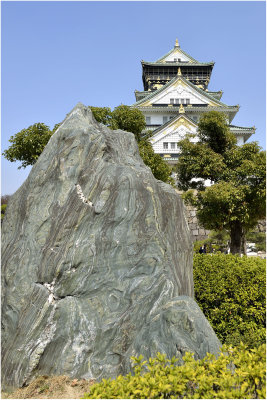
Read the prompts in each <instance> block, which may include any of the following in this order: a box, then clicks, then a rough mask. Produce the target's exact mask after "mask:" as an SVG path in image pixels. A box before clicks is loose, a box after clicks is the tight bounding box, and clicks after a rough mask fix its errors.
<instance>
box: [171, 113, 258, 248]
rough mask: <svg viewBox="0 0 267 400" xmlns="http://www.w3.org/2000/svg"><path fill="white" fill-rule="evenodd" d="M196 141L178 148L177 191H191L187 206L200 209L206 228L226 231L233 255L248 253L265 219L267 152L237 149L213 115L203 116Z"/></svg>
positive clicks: (224, 123)
mask: <svg viewBox="0 0 267 400" xmlns="http://www.w3.org/2000/svg"><path fill="white" fill-rule="evenodd" d="M191 136H192V135H191ZM198 139H199V141H198V142H197V143H193V142H191V141H190V137H187V138H185V139H183V140H181V141H180V142H179V143H178V145H179V147H180V150H181V155H180V158H179V161H178V164H177V173H178V179H179V183H178V186H179V188H180V189H182V190H187V192H186V193H185V196H184V198H185V201H186V202H188V203H190V204H191V205H194V206H195V207H196V208H197V210H198V211H197V216H198V219H199V221H200V223H201V224H202V225H203V226H204V228H206V229H212V230H217V231H220V230H223V229H226V230H227V231H228V232H229V234H230V252H231V253H233V254H241V253H243V254H246V233H247V231H248V230H249V229H251V228H252V227H253V226H255V225H256V224H257V221H258V220H259V219H260V218H263V217H264V216H265V183H266V178H265V173H266V172H265V171H266V164H265V152H264V151H261V148H260V147H259V145H258V144H257V142H252V143H247V144H244V145H243V146H240V147H239V146H237V144H236V139H235V136H234V135H233V134H232V133H231V132H230V130H229V128H228V126H227V121H226V119H225V117H224V115H223V114H221V113H218V112H215V111H213V112H209V113H205V114H204V115H203V116H202V117H201V119H200V122H199V129H198ZM205 180H210V181H211V182H212V185H211V186H205ZM188 189H189V190H188ZM190 189H191V190H190ZM192 189H196V190H195V191H192Z"/></svg>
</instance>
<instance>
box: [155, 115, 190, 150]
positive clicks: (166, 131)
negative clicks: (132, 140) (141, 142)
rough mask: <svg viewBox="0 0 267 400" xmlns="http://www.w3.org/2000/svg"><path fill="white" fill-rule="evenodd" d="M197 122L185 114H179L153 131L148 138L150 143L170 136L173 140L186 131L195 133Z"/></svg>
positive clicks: (180, 137)
mask: <svg viewBox="0 0 267 400" xmlns="http://www.w3.org/2000/svg"><path fill="white" fill-rule="evenodd" d="M196 131H197V123H196V122H195V121H193V120H192V119H191V118H189V117H188V116H186V115H185V114H179V115H178V116H176V117H175V118H173V119H171V120H170V121H168V122H166V124H164V125H162V126H160V127H159V128H158V129H156V130H155V131H154V132H153V136H152V137H151V138H150V139H149V140H150V142H151V143H152V144H156V143H157V142H158V141H161V140H165V139H166V138H168V140H170V138H171V137H172V139H173V140H174V139H175V140H176V139H177V140H180V139H182V137H183V136H184V135H185V134H187V133H196Z"/></svg>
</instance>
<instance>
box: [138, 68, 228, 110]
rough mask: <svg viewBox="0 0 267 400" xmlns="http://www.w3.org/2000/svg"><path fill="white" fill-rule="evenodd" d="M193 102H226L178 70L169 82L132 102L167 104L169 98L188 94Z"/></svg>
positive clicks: (215, 103)
mask: <svg viewBox="0 0 267 400" xmlns="http://www.w3.org/2000/svg"><path fill="white" fill-rule="evenodd" d="M189 95H190V99H191V98H192V100H193V102H192V103H191V104H208V105H210V106H223V107H227V105H226V104H224V103H222V102H220V101H219V100H217V99H216V98H214V97H213V96H212V95H210V94H208V93H207V92H205V91H204V90H202V89H200V88H198V87H197V86H196V85H194V84H193V83H191V82H190V81H188V80H187V79H186V78H184V77H183V76H182V75H181V74H180V73H179V72H178V74H177V76H176V77H174V78H173V79H172V80H171V81H170V82H168V83H166V84H165V85H164V86H162V87H161V88H160V89H158V90H156V91H154V92H152V93H151V94H150V95H148V96H146V97H145V98H144V99H141V100H139V101H137V102H136V103H134V104H133V106H144V107H146V106H151V105H152V104H169V103H170V98H177V99H181V98H187V97H185V96H189Z"/></svg>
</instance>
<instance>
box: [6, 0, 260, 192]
mask: <svg viewBox="0 0 267 400" xmlns="http://www.w3.org/2000/svg"><path fill="white" fill-rule="evenodd" d="M1 8H2V93H1V94H2V110H1V113H2V151H3V150H4V149H6V148H7V147H8V146H9V143H8V139H9V138H10V136H11V135H14V134H15V133H16V132H18V131H20V130H21V129H23V128H27V127H28V126H29V125H31V124H34V123H36V122H44V123H45V124H47V125H49V126H50V127H53V126H54V124H56V123H58V122H61V121H62V120H63V119H64V118H65V116H66V114H67V113H68V112H69V111H70V110H71V109H72V108H73V107H74V106H75V105H76V104H77V103H78V102H82V103H84V104H85V105H94V106H108V107H111V108H114V107H116V106H117V105H119V104H128V105H130V104H132V103H134V102H135V97H134V90H135V89H137V90H143V86H142V69H141V63H140V61H141V60H142V59H143V60H145V61H155V60H156V59H158V58H160V57H161V56H162V55H164V54H165V53H167V52H168V51H169V50H170V49H171V48H173V46H174V43H175V39H176V37H177V38H178V39H179V43H180V46H181V48H182V49H183V50H185V51H186V52H187V53H188V54H190V55H191V56H192V57H194V58H195V59H197V60H199V61H202V62H208V61H215V66H214V68H213V73H212V77H211V81H210V85H209V89H210V90H220V89H221V90H223V92H224V94H223V97H222V101H223V102H224V103H226V104H228V105H236V104H240V111H239V113H238V114H237V116H236V117H235V119H234V120H233V122H232V123H233V124H235V125H240V126H253V125H255V126H256V128H257V131H256V134H255V135H254V136H253V138H251V140H257V141H259V143H260V145H261V146H262V147H263V148H265V131H266V115H265V111H266V102H265V101H266V99H265V91H266V72H265V71H266V54H265V51H266V43H265V38H266V33H265V28H266V21H265V15H266V12H265V2H262V1H259V2H257V1H251V2H247V1H244V2H243V1H237V2H234V1H223V2H217V1H214V2H213V1H208V2H204V1H203V2H202V1H197V2H191V1H188V2H183V1H171V2H167V1H164V2H161V1H159V2H158V1H157V2H153V1H148V2H140V1H137V2H110V1H109V2H101V1H98V2H90V1H88V2H87V1H82V2H78V1H77V2H64V1H63V2H61V1H60V2H53V1H49V2H31V1H30V2H21V1H19V2H7V1H5V2H2V3H1ZM19 165H20V163H10V162H8V161H6V160H5V159H3V158H2V195H4V194H12V193H14V192H15V191H16V190H17V189H18V188H19V186H20V185H21V184H22V183H23V181H24V180H25V179H26V177H27V175H28V173H29V171H30V167H28V168H26V170H23V169H20V170H18V169H17V167H18V166H19Z"/></svg>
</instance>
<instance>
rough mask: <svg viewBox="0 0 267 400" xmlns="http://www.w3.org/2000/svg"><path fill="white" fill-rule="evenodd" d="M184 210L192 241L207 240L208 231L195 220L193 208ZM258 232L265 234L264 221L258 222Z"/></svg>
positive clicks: (195, 212) (194, 209)
mask: <svg viewBox="0 0 267 400" xmlns="http://www.w3.org/2000/svg"><path fill="white" fill-rule="evenodd" d="M185 209H186V219H187V222H188V225H189V228H190V231H191V234H192V237H193V241H194V242H195V241H197V240H205V239H207V237H208V235H209V233H210V231H209V230H207V229H204V228H203V227H202V226H201V225H200V224H199V221H198V219H197V216H196V214H197V210H196V208H194V207H193V206H185ZM255 230H256V231H258V232H263V233H266V219H262V220H260V221H259V222H258V224H257V227H256V229H255Z"/></svg>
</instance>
